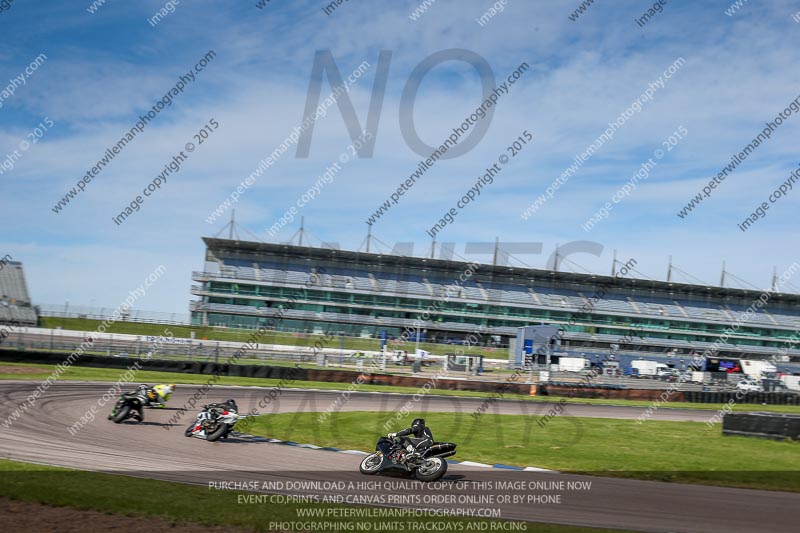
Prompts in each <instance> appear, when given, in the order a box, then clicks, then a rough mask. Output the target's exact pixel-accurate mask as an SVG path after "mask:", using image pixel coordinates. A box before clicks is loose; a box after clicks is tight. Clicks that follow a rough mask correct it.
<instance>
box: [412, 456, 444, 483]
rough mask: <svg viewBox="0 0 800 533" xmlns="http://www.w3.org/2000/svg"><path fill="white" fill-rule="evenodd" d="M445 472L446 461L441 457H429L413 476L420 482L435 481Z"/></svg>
mask: <svg viewBox="0 0 800 533" xmlns="http://www.w3.org/2000/svg"><path fill="white" fill-rule="evenodd" d="M446 472H447V461H445V460H444V459H442V458H441V457H429V458H428V459H425V463H424V464H423V465H422V466H420V467H419V468H417V470H416V471H415V472H414V476H415V477H416V478H417V479H418V480H420V481H427V482H430V481H436V480H438V479H441V478H442V476H444V475H445V473H446Z"/></svg>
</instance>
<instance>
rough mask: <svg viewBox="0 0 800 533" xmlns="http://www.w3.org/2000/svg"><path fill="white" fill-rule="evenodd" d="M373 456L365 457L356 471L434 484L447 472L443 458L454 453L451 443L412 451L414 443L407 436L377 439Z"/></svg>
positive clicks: (440, 443)
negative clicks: (395, 474)
mask: <svg viewBox="0 0 800 533" xmlns="http://www.w3.org/2000/svg"><path fill="white" fill-rule="evenodd" d="M375 450H376V451H375V453H373V454H371V455H368V456H366V457H364V460H363V461H361V465H359V467H358V469H359V470H360V471H361V473H362V474H366V475H373V474H377V473H378V472H382V471H384V470H394V471H398V472H403V473H406V474H410V475H413V476H414V477H416V478H417V479H418V480H420V481H436V480H437V479H441V477H442V476H444V475H445V473H446V472H447V461H445V459H444V458H445V457H450V456H451V455H455V454H456V445H455V444H453V443H452V442H435V443H433V445H431V446H430V447H429V448H427V449H425V450H422V451H420V452H417V451H415V449H414V441H413V440H412V439H409V438H406V437H395V438H394V440H392V439H388V438H386V437H381V438H379V439H378V444H377V445H376V446H375Z"/></svg>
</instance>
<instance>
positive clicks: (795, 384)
mask: <svg viewBox="0 0 800 533" xmlns="http://www.w3.org/2000/svg"><path fill="white" fill-rule="evenodd" d="M780 379H781V383H783V384H784V385H786V388H787V389H789V390H793V391H800V376H788V375H786V376H781V378H780Z"/></svg>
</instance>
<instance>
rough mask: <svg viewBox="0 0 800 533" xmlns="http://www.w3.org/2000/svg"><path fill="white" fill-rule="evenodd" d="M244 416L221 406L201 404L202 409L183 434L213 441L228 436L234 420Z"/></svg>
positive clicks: (234, 423)
mask: <svg viewBox="0 0 800 533" xmlns="http://www.w3.org/2000/svg"><path fill="white" fill-rule="evenodd" d="M240 418H244V417H242V416H239V414H238V413H237V412H236V411H234V410H232V409H230V408H223V407H209V406H207V405H206V406H203V410H202V411H200V412H199V413H197V418H196V419H195V421H194V423H193V424H192V425H191V426H189V427H188V428H186V431H185V432H184V435H186V436H187V437H197V438H198V439H205V440H207V441H210V442H214V441H216V440H219V439H223V438H228V435H229V434H230V433H231V431H233V426H234V425H236V422H237V421H238V420H239V419H240Z"/></svg>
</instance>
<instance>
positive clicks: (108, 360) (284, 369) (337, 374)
mask: <svg viewBox="0 0 800 533" xmlns="http://www.w3.org/2000/svg"><path fill="white" fill-rule="evenodd" d="M64 357H65V356H64V355H63V354H53V353H49V352H36V351H25V352H19V351H12V350H0V361H10V362H15V363H44V364H57V363H61V362H63V360H64ZM136 361H140V362H141V368H142V369H143V370H152V371H158V372H177V373H186V374H205V375H212V374H219V375H221V376H237V377H250V378H272V379H283V378H292V379H293V380H296V381H323V382H334V383H354V382H355V381H356V380H357V379H359V377H360V376H362V381H363V383H369V384H376V385H392V386H399V387H412V388H419V387H422V386H423V385H425V384H426V383H430V381H431V379H432V378H433V375H434V373H433V372H431V373H430V374H429V375H424V376H419V377H414V376H396V375H392V374H365V373H362V372H358V371H353V370H322V369H306V368H302V369H297V368H294V367H288V366H269V365H234V364H225V363H207V362H200V361H179V360H163V359H153V360H151V361H142V360H140V359H136V358H133V357H108V356H102V355H84V356H81V358H80V359H78V360H77V361H75V363H74V365H75V366H84V367H95V368H120V369H126V368H128V367H129V366H130V365H132V364H133V363H134V362H136ZM435 388H436V389H447V390H464V391H481V392H498V391H502V393H503V394H504V395H505V394H523V395H526V396H527V395H528V394H529V391H530V385H528V384H524V383H508V384H505V383H497V382H491V381H465V380H455V379H446V378H442V379H438V380H437V381H436V387H435Z"/></svg>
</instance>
